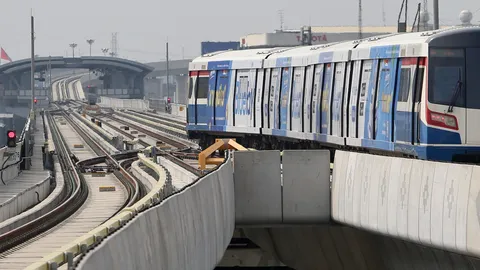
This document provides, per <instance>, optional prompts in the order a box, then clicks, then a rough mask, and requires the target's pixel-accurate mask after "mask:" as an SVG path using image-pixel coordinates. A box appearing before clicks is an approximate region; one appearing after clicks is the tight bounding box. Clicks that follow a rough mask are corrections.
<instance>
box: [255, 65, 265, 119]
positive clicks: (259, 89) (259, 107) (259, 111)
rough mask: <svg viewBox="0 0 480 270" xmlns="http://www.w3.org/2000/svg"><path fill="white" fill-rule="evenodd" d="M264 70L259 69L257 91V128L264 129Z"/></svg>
mask: <svg viewBox="0 0 480 270" xmlns="http://www.w3.org/2000/svg"><path fill="white" fill-rule="evenodd" d="M264 81H265V78H264V69H259V70H258V73H257V90H256V92H255V127H257V128H261V127H262V96H263V89H264Z"/></svg>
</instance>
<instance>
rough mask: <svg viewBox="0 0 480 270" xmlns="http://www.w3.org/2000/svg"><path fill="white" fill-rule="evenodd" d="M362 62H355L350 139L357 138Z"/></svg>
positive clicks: (351, 96) (350, 113)
mask: <svg viewBox="0 0 480 270" xmlns="http://www.w3.org/2000/svg"><path fill="white" fill-rule="evenodd" d="M362 70H363V69H362V61H355V63H354V64H353V72H352V86H351V87H350V88H351V90H350V110H349V112H348V137H350V138H357V122H358V111H359V110H358V104H359V102H358V92H359V89H360V87H359V85H360V82H361V75H362Z"/></svg>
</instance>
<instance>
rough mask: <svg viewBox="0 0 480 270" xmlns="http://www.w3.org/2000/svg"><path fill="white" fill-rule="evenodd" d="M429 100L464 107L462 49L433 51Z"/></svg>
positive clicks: (463, 59) (431, 51) (463, 56)
mask: <svg viewBox="0 0 480 270" xmlns="http://www.w3.org/2000/svg"><path fill="white" fill-rule="evenodd" d="M429 73H430V79H429V88H430V89H429V91H428V100H429V101H430V102H431V103H434V104H440V105H446V106H455V107H464V106H465V91H464V83H463V78H465V55H464V51H463V50H462V49H431V50H430V72H429Z"/></svg>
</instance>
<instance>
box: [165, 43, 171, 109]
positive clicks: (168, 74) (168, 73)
mask: <svg viewBox="0 0 480 270" xmlns="http://www.w3.org/2000/svg"><path fill="white" fill-rule="evenodd" d="M166 54H167V100H168V98H170V78H169V77H170V70H169V66H168V64H169V62H168V42H167V46H166Z"/></svg>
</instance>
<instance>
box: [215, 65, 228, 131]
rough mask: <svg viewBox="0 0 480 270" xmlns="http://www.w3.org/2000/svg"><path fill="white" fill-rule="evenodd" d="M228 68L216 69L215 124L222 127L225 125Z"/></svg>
mask: <svg viewBox="0 0 480 270" xmlns="http://www.w3.org/2000/svg"><path fill="white" fill-rule="evenodd" d="M230 73H231V71H230V70H222V71H218V74H217V86H216V92H215V123H214V124H215V125H216V126H219V127H224V126H226V125H227V102H228V95H229V88H230V86H229V84H230Z"/></svg>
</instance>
